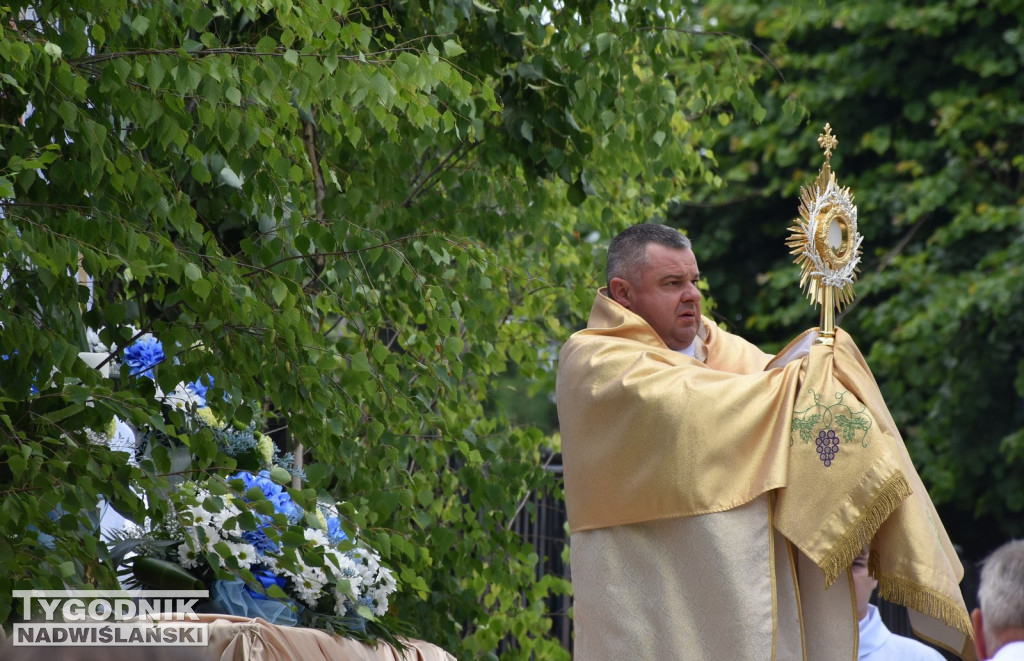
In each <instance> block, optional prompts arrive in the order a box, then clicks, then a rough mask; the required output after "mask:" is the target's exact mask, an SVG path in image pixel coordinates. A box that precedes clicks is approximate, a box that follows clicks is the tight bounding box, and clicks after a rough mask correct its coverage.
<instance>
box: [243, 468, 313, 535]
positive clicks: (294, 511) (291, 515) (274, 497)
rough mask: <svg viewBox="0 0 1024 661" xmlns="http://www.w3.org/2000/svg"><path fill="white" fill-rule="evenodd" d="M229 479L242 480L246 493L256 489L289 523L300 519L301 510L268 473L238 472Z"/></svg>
mask: <svg viewBox="0 0 1024 661" xmlns="http://www.w3.org/2000/svg"><path fill="white" fill-rule="evenodd" d="M231 479H233V480H242V482H243V483H244V484H245V489H246V491H248V490H249V489H252V488H254V487H256V488H258V489H259V490H260V491H262V492H263V496H264V497H265V498H266V499H267V500H269V501H270V502H271V503H272V504H273V505H274V510H275V511H276V512H279V513H281V514H284V515H285V516H286V517H287V518H288V521H289V522H291V523H294V522H296V521H298V520H299V519H301V518H302V509H300V508H299V506H298V505H296V504H295V502H294V501H293V500H292V497H291V496H289V495H288V492H287V491H286V490H285V488H284V487H282V486H281V485H280V484H278V483H277V482H274V481H273V480H272V479H270V471H265V470H264V471H260V472H259V475H253V474H252V473H249V472H247V471H240V472H239V473H238V474H236V475H234V476H233V477H232V478H231Z"/></svg>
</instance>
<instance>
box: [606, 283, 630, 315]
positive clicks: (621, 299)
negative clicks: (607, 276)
mask: <svg viewBox="0 0 1024 661" xmlns="http://www.w3.org/2000/svg"><path fill="white" fill-rule="evenodd" d="M608 295H609V296H611V297H612V300H614V301H615V302H616V303H618V304H619V305H621V306H622V307H624V308H626V309H627V310H628V309H629V283H628V282H626V281H625V280H623V279H622V278H612V279H611V280H609V281H608Z"/></svg>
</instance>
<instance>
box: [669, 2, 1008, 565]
mask: <svg viewBox="0 0 1024 661" xmlns="http://www.w3.org/2000/svg"><path fill="white" fill-rule="evenodd" d="M711 4H712V7H710V8H709V12H710V14H713V15H714V16H715V17H716V20H717V22H718V25H720V26H726V25H727V26H729V29H730V30H733V31H735V32H736V33H738V34H741V35H744V36H746V37H747V38H749V39H751V40H752V42H753V43H755V44H757V45H758V47H760V48H762V49H763V50H764V51H766V52H767V53H768V54H769V56H770V58H771V60H772V61H773V62H774V64H775V65H776V66H777V67H778V68H779V70H780V74H781V75H780V77H778V78H774V79H771V80H767V79H765V80H764V81H763V84H760V85H759V88H758V89H759V94H760V95H762V96H761V98H762V99H763V101H764V104H765V107H766V109H767V110H768V115H767V119H766V120H765V122H764V123H763V124H762V125H760V126H754V125H752V124H750V123H749V122H747V121H745V120H743V119H739V120H738V121H737V122H735V123H734V124H733V125H732V126H730V127H729V129H728V130H727V134H723V135H722V136H721V139H720V141H719V142H718V143H717V145H716V147H717V152H718V155H719V165H720V168H721V169H720V170H719V174H720V176H721V177H722V178H723V179H725V180H726V181H727V182H728V183H727V185H726V186H725V187H724V188H723V189H722V190H721V191H706V192H707V193H708V194H707V195H706V196H705V198H704V199H702V200H700V204H699V205H698V204H692V205H685V204H684V205H679V206H678V207H677V208H676V209H675V213H676V214H677V215H676V217H677V219H678V220H679V223H680V224H681V225H683V226H687V227H689V228H690V229H691V234H692V235H693V237H694V239H695V241H696V242H697V245H698V246H699V249H700V253H699V256H700V257H701V258H702V266H703V267H704V268H705V269H706V270H707V271H708V272H709V273H711V274H712V276H714V274H716V273H719V272H728V273H729V274H730V280H729V282H727V283H725V284H724V285H723V286H722V287H718V286H716V283H715V282H712V291H713V292H714V293H715V295H716V297H717V299H718V301H719V304H720V306H721V308H722V309H725V310H729V312H730V313H731V314H734V315H735V316H733V317H730V318H729V321H730V322H732V323H734V324H735V325H737V326H738V327H739V328H740V330H741V332H745V333H746V334H747V335H749V336H751V337H753V338H755V339H757V340H759V341H762V342H776V343H777V342H780V341H784V338H785V337H787V336H788V335H789V334H791V333H793V332H795V331H797V330H798V329H802V328H805V327H807V326H811V325H814V324H815V323H816V321H817V314H816V313H813V312H811V310H810V309H809V308H808V307H807V306H806V305H805V304H804V303H801V302H799V301H798V300H797V297H796V296H795V295H794V294H795V292H796V291H797V283H796V278H797V270H796V268H795V267H793V266H792V265H791V264H790V257H789V256H788V255H786V254H785V249H784V246H783V239H784V237H785V235H786V228H787V227H788V225H789V224H790V222H791V220H792V219H793V218H795V217H796V215H797V202H798V190H799V187H800V186H801V185H803V184H805V183H807V182H808V181H810V180H811V179H812V178H813V176H814V175H815V174H816V172H817V170H818V168H820V166H821V163H822V155H821V152H820V150H819V149H818V148H817V146H816V142H815V139H816V137H817V135H818V134H819V133H821V131H822V127H823V126H824V124H825V123H826V122H829V123H831V125H832V127H833V129H834V130H835V132H836V134H837V135H838V137H839V147H838V150H837V151H836V153H835V155H834V156H833V158H832V164H833V170H834V171H836V172H837V175H838V178H839V183H840V185H843V186H850V187H851V188H852V190H853V193H854V195H855V201H856V203H857V204H858V208H859V225H860V231H861V233H862V234H863V235H864V236H865V240H864V247H865V252H864V262H863V266H862V274H861V280H860V282H859V283H858V284H857V287H856V290H857V293H858V300H857V301H855V303H854V305H853V306H852V307H851V308H849V309H848V310H847V311H846V313H845V314H844V316H842V318H841V325H842V326H843V327H844V328H845V329H847V330H849V331H850V332H851V333H853V334H854V336H855V338H856V339H857V340H858V342H859V343H860V346H861V347H862V348H863V349H864V351H865V354H866V355H867V357H868V360H869V362H870V364H871V366H872V368H873V371H874V373H875V375H876V377H877V378H878V379H879V381H880V382H881V385H882V388H883V392H884V393H885V394H886V397H887V401H888V403H889V405H890V408H891V409H892V412H893V414H894V416H895V418H896V420H897V422H898V423H899V425H900V427H901V428H902V430H903V432H904V435H905V438H906V440H907V444H908V447H909V449H910V452H911V455H912V456H913V458H914V460H915V463H916V464H917V465H918V467H919V470H920V471H921V474H922V477H923V479H924V481H925V483H926V484H927V485H928V488H929V491H930V493H931V495H932V497H933V499H934V500H935V502H936V503H937V504H939V505H940V510H941V512H942V515H943V518H944V520H945V522H946V525H947V527H948V528H950V531H951V534H952V536H953V538H954V540H955V541H956V542H957V543H959V544H961V545H962V546H963V547H964V548H965V550H966V551H967V552H968V553H969V554H970V557H975V558H976V557H979V556H980V555H982V554H983V553H984V552H985V551H987V550H988V549H990V548H991V547H992V546H994V545H996V544H998V543H999V542H1001V541H1003V540H1004V539H1006V538H1008V537H1011V536H1017V537H1019V536H1020V535H1022V534H1024V517H1022V516H1021V513H1022V511H1024V486H1022V485H1024V342H1022V339H1021V338H1022V336H1021V333H1020V330H1019V329H1020V327H1021V323H1024V279H1022V277H1021V276H1022V274H1024V272H1022V264H1024V212H1022V208H1024V207H1022V203H1024V197H1022V195H1024V189H1022V174H1024V156H1022V154H1024V130H1022V129H1024V102H1022V100H1021V96H1020V89H1021V85H1022V84H1024V30H1022V28H1021V26H1020V21H1019V18H1020V16H1021V12H1022V11H1024V5H1022V3H1020V2H994V3H979V2H975V1H973V0H959V1H957V2H952V3H920V2H887V3H871V2H858V1H852V2H839V3H827V6H826V4H824V3H797V4H794V3H767V4H766V3H762V2H728V3H724V2H723V3H717V2H715V3H711ZM794 101H795V102H796V103H798V104H799V105H800V107H801V109H802V112H803V115H802V116H801V117H798V118H794V117H793V115H792V114H788V113H786V112H783V107H784V104H786V103H793V102H794ZM796 120H801V121H796ZM755 283H757V284H759V285H760V286H759V287H756V286H754V285H755Z"/></svg>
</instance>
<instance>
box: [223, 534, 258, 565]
mask: <svg viewBox="0 0 1024 661" xmlns="http://www.w3.org/2000/svg"><path fill="white" fill-rule="evenodd" d="M224 543H225V544H226V545H227V547H228V552H229V553H230V554H231V555H232V556H234V558H235V560H237V561H238V566H239V567H241V568H242V569H248V568H250V567H252V566H253V565H254V564H256V562H257V561H258V556H259V553H258V552H257V551H256V547H255V546H253V545H252V544H249V543H247V542H232V541H230V540H227V541H225V542H224Z"/></svg>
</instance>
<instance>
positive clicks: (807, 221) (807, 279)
mask: <svg viewBox="0 0 1024 661" xmlns="http://www.w3.org/2000/svg"><path fill="white" fill-rule="evenodd" d="M838 144H839V140H837V139H836V137H835V136H834V135H832V127H831V126H830V125H828V124H825V132H824V133H822V134H821V135H819V136H818V145H819V146H820V147H821V148H822V149H823V150H824V152H825V164H824V165H823V166H822V167H821V171H820V172H819V173H818V178H817V179H815V180H814V181H813V182H811V183H810V184H808V185H807V186H803V187H801V189H800V217H799V218H797V219H795V220H794V221H793V225H792V226H791V227H790V228H789V231H790V235H789V238H788V239H787V240H786V245H787V246H789V248H790V254H791V255H796V258H795V259H794V260H793V262H794V263H795V264H797V265H799V266H800V288H801V289H803V290H804V291H805V292H806V294H807V297H808V298H809V299H810V300H811V305H814V306H820V307H821V323H820V325H819V332H818V339H817V343H818V344H828V345H831V344H832V342H833V338H834V337H835V313H836V312H838V311H840V310H842V309H843V306H845V305H847V304H848V303H850V302H851V301H852V300H853V283H854V280H856V279H857V270H858V269H857V266H858V265H859V264H860V244H861V241H863V240H864V237H862V236H861V235H860V234H859V233H858V232H857V207H856V206H854V204H853V195H852V194H851V193H850V189H849V188H840V187H839V185H838V184H837V183H836V175H835V173H834V172H832V168H831V165H830V163H829V162H830V160H831V158H832V150H833V149H835V148H836V146H837V145H838Z"/></svg>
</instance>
